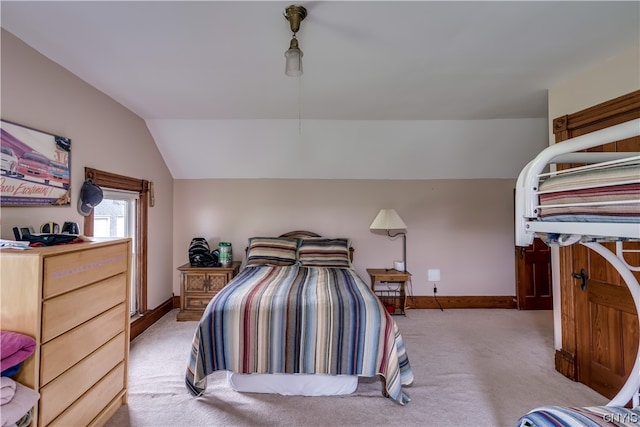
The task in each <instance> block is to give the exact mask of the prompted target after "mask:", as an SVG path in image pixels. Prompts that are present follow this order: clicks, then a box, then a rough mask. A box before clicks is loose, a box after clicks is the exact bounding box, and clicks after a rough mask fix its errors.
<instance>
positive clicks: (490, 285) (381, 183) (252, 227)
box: [173, 179, 515, 295]
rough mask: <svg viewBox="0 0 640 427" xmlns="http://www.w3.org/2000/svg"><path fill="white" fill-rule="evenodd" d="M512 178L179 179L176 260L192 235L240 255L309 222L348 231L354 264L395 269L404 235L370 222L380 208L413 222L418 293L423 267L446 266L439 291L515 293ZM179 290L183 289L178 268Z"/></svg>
mask: <svg viewBox="0 0 640 427" xmlns="http://www.w3.org/2000/svg"><path fill="white" fill-rule="evenodd" d="M513 188H514V180H511V179H504V180H502V179H496V180H291V179H229V180H224V179H219V180H176V181H175V184H174V190H175V194H174V206H175V211H174V218H175V226H174V243H175V247H174V267H178V266H179V265H181V264H183V263H185V262H188V255H187V249H188V247H189V242H190V241H191V238H193V237H205V238H206V239H207V240H208V241H209V245H210V246H211V247H212V249H213V248H214V247H215V246H217V244H218V242H219V241H221V240H222V241H230V242H231V243H232V245H233V251H234V259H236V260H242V259H244V250H245V247H246V243H247V239H248V238H249V237H252V236H258V235H262V236H277V235H279V234H282V233H284V232H287V231H292V230H299V229H303V230H310V231H315V232H316V233H319V234H322V235H325V236H328V237H349V238H351V239H352V244H353V246H354V248H355V259H354V267H355V268H356V270H357V271H358V273H359V274H360V275H361V276H362V277H365V278H367V277H368V276H367V275H366V268H372V267H374V268H375V267H378V268H386V267H388V268H391V267H393V261H394V260H401V259H402V239H401V238H398V239H396V240H389V239H388V238H387V237H386V236H381V235H376V234H373V233H372V232H370V231H369V225H370V224H371V221H373V219H374V217H375V216H376V214H377V213H378V211H379V210H380V209H381V208H394V209H396V211H397V212H398V213H399V214H400V216H401V217H402V218H403V220H404V222H405V223H406V224H407V228H408V234H407V266H408V269H409V271H410V272H411V273H412V274H413V293H414V294H415V295H432V291H433V286H432V283H428V282H427V269H428V268H439V269H441V273H442V274H441V276H442V280H441V282H440V283H439V284H438V294H441V295H515V280H514V277H515V270H514V258H513V253H514V252H513V251H514V246H513V201H512V200H513ZM173 277H174V292H175V293H176V294H178V293H179V284H178V275H177V273H175V272H174V275H173Z"/></svg>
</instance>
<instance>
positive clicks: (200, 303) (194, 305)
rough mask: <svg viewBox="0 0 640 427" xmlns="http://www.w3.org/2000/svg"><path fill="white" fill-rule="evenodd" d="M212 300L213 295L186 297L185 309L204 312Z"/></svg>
mask: <svg viewBox="0 0 640 427" xmlns="http://www.w3.org/2000/svg"><path fill="white" fill-rule="evenodd" d="M211 298H213V296H212V295H202V296H197V295H187V296H186V297H185V305H184V309H185V310H199V311H203V310H204V309H205V307H206V306H207V304H209V301H211Z"/></svg>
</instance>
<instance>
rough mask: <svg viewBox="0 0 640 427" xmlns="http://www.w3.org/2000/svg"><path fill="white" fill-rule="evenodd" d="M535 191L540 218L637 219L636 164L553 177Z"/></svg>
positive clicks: (639, 170) (639, 188)
mask: <svg viewBox="0 0 640 427" xmlns="http://www.w3.org/2000/svg"><path fill="white" fill-rule="evenodd" d="M539 194H540V206H541V209H540V219H541V220H543V221H572V222H640V164H638V163H637V162H634V163H632V164H622V165H619V166H615V167H609V168H598V169H592V170H585V171H580V172H572V173H567V174H563V175H558V176H553V177H551V178H549V179H547V180H545V181H544V182H543V183H542V184H541V185H540V190H539Z"/></svg>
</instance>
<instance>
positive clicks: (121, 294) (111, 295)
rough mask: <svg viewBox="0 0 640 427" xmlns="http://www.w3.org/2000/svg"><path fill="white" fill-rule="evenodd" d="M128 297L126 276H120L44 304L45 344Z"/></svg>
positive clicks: (43, 326) (43, 331)
mask: <svg viewBox="0 0 640 427" xmlns="http://www.w3.org/2000/svg"><path fill="white" fill-rule="evenodd" d="M126 295H127V277H126V275H125V274H122V273H121V274H119V275H118V276H115V277H111V278H109V279H106V280H103V281H101V282H98V283H94V284H93V285H90V286H86V287H84V288H80V289H77V290H75V291H73V292H70V293H67V294H64V295H60V296H58V297H55V298H52V299H50V300H47V301H45V302H44V303H43V307H42V342H43V343H45V342H47V341H49V340H51V339H53V338H55V337H57V336H58V335H60V334H62V333H64V332H66V331H68V330H70V329H72V328H74V327H76V326H78V325H79V324H81V323H83V322H86V321H87V320H89V319H91V318H93V317H95V316H97V315H99V314H101V313H102V312H104V311H106V310H108V309H110V308H111V307H114V306H116V305H118V304H120V303H121V302H124V301H125V299H126Z"/></svg>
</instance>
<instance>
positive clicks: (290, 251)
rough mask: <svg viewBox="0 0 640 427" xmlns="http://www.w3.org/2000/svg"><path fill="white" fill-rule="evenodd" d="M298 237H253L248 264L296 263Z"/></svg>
mask: <svg viewBox="0 0 640 427" xmlns="http://www.w3.org/2000/svg"><path fill="white" fill-rule="evenodd" d="M297 249H298V239H288V238H283V237H252V238H250V239H249V247H248V248H247V263H246V265H247V266H255V265H295V264H296V263H297V262H298V260H297V259H296V250H297Z"/></svg>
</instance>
